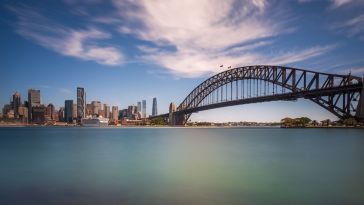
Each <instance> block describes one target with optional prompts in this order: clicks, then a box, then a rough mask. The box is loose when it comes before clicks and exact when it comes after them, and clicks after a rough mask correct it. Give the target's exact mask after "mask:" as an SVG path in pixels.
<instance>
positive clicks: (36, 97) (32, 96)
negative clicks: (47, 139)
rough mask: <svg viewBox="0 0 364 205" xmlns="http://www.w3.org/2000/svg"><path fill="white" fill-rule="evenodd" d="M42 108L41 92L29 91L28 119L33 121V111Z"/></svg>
mask: <svg viewBox="0 0 364 205" xmlns="http://www.w3.org/2000/svg"><path fill="white" fill-rule="evenodd" d="M35 106H40V90H33V89H29V90H28V119H29V121H32V120H33V116H32V111H33V107H35Z"/></svg>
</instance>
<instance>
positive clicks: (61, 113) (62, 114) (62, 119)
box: [58, 107, 66, 122]
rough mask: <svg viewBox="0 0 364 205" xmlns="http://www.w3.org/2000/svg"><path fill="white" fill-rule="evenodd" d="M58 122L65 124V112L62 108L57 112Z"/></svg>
mask: <svg viewBox="0 0 364 205" xmlns="http://www.w3.org/2000/svg"><path fill="white" fill-rule="evenodd" d="M58 121H59V122H65V121H66V120H65V111H64V107H60V108H59V110H58Z"/></svg>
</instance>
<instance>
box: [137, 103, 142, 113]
mask: <svg viewBox="0 0 364 205" xmlns="http://www.w3.org/2000/svg"><path fill="white" fill-rule="evenodd" d="M137 105H138V110H137V111H138V112H141V111H142V102H138V103H137Z"/></svg>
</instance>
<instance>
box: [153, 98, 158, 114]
mask: <svg viewBox="0 0 364 205" xmlns="http://www.w3.org/2000/svg"><path fill="white" fill-rule="evenodd" d="M156 115H158V110H157V98H153V107H152V116H156Z"/></svg>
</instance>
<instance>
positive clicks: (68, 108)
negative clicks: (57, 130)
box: [64, 100, 73, 123]
mask: <svg viewBox="0 0 364 205" xmlns="http://www.w3.org/2000/svg"><path fill="white" fill-rule="evenodd" d="M72 114H73V100H66V101H64V118H65V122H69V123H72V121H73V119H72Z"/></svg>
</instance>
